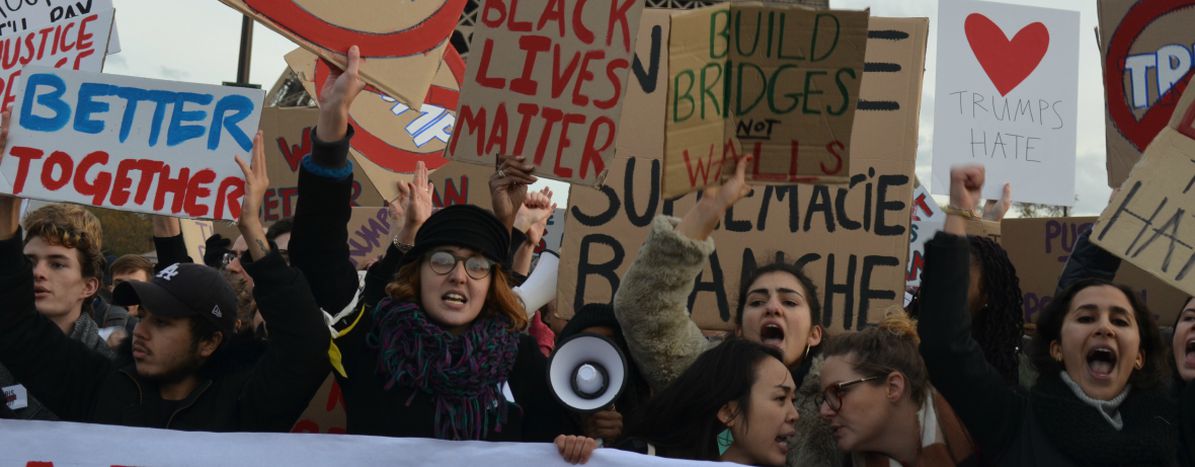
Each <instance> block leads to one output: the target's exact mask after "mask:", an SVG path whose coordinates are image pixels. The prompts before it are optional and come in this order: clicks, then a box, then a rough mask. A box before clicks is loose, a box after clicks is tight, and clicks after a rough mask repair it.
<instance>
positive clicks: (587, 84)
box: [449, 0, 644, 186]
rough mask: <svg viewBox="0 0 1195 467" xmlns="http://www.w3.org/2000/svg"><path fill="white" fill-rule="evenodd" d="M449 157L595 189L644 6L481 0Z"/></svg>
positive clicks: (632, 1) (636, 2) (607, 0)
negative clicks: (503, 163)
mask: <svg viewBox="0 0 1195 467" xmlns="http://www.w3.org/2000/svg"><path fill="white" fill-rule="evenodd" d="M479 3H480V5H479V11H478V12H477V14H478V19H477V20H478V22H479V24H478V28H477V29H475V30H474V32H473V39H472V43H471V44H470V47H469V49H470V50H472V54H473V55H472V56H471V57H470V59H469V63H468V68H467V71H466V74H465V81H464V85H463V86H462V92H461V100H460V108H459V110H458V113H457V120H456V126H455V127H454V128H453V130H454V131H453V136H452V140H451V142H450V143H449V152H450V153H451V156H450V158H451V159H455V160H458V161H462V162H468V163H472V164H481V165H489V166H493V165H494V163H495V160H496V157H497V156H498V155H509V156H523V157H525V158H526V160H527V161H529V162H532V163H533V164H535V166H536V171H535V174H536V175H538V176H542V177H548V178H554V179H557V180H563V181H568V182H572V183H578V184H584V185H591V186H596V185H600V184H601V183H602V181H603V180H604V179H605V177H606V172H607V170H608V167H607V164H608V163H610V162H611V161H612V160H613V158H614V148H615V137H616V134H617V131H618V119H619V111H620V107H621V106H622V100H623V99H622V97H623V95H624V91H625V90H626V88H627V73H628V72H629V71H630V69H631V60H632V56H633V52H634V47H635V37H636V36H637V31H638V30H639V29H638V28H639V16H640V14H641V13H642V11H643V3H644V2H643V1H641V0H588V1H569V0H521V1H515V0H484V1H481V2H479Z"/></svg>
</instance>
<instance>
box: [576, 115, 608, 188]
mask: <svg viewBox="0 0 1195 467" xmlns="http://www.w3.org/2000/svg"><path fill="white" fill-rule="evenodd" d="M603 126H604V127H606V128H608V131H606V140H605V141H603V142H602V144H601V146H600V147H599V146H597V145H595V144H594V143H596V142H597V132H598V128H600V127H603ZM614 128H615V125H614V120H611V119H610V117H607V116H605V115H603V116H600V117H598V118H597V120H594V122H593V124H591V125H590V126H589V135H588V136H586V137H585V151H584V152H582V153H581V178H582V179H588V177H586V176H585V174H586V173H588V171H589V166H590V165H592V166H593V173H594V176H595V177H596V176H599V175H601V174H602V172H605V171H606V161H605V160H604V159H602V153H603V152H605V151H606V150H607V149H609V148H610V145H611V144H614Z"/></svg>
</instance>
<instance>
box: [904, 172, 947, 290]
mask: <svg viewBox="0 0 1195 467" xmlns="http://www.w3.org/2000/svg"><path fill="white" fill-rule="evenodd" d="M912 207H913V209H912V211H913V222H912V224H910V225H909V261H908V263H906V264H907V269H906V273H905V281H906V283H907V284H908V285H909V286H910V287H920V286H921V272H922V269H923V268H924V266H925V242H928V241H929V239H931V238H934V234H937V233H938V232H940V231H942V230H943V229H944V228H946V212H944V211H942V208H941V207H939V206H938V202H937V201H934V197H933V196H930V194H929V190H926V189H925V185H917V188H915V189H913V205H912Z"/></svg>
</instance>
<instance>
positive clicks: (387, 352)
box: [366, 298, 519, 440]
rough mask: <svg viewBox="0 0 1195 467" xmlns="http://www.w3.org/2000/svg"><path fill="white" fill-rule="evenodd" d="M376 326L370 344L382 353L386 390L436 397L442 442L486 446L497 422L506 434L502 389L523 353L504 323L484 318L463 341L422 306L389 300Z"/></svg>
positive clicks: (377, 314) (379, 311) (380, 367)
mask: <svg viewBox="0 0 1195 467" xmlns="http://www.w3.org/2000/svg"><path fill="white" fill-rule="evenodd" d="M373 320H374V328H373V331H371V332H370V333H369V335H368V336H367V338H366V339H367V340H366V343H367V344H368V345H369V347H370V348H372V349H377V350H378V373H380V374H385V375H389V376H390V380H389V381H388V382H387V383H386V386H385V387H386V389H387V390H389V389H390V388H392V387H394V386H395V385H398V386H402V387H407V388H412V389H416V390H417V391H419V392H423V393H426V394H428V395H430V396H431V397H432V398H433V400H434V401H435V410H436V417H435V422H434V424H435V425H434V426H435V436H436V438H440V439H453V440H459V439H471V440H480V439H482V437H483V436H484V435H485V433H486V432H487V431H488V430H489V428H490V425H491V422H493V428H494V431H497V432H501V431H502V424H503V423H505V422H506V419H507V402H506V398H505V397H504V396H503V395H502V383H504V382H506V381H507V380H508V379H509V376H510V373H511V370H512V369H513V368H514V364H515V356H516V355H517V354H518V349H519V337H518V336H519V335H518V333H517V332H515V331H512V330H511V329H510V327H509V323H508V322H507V321H506V320H505V319H504V318H502V317H499V316H495V317H489V318H478V319H477V320H475V321H474V322H473V325H472V326H470V327H469V330H468V331H465V333H464V334H461V335H459V336H458V335H453V334H452V333H451V332H449V331H447V330H445V329H444V328H442V327H440V326H439V325H437V324H436V323H433V322H431V321H429V320H428V319H427V314H426V313H424V312H423V310H421V309H420V308H419V306H418V305H416V304H414V303H396V302H394V301H392V300H391V299H389V298H386V299H384V300H382V302H381V303H379V304H378V306H377V308H375V309H374V312H373ZM415 394H417V392H415V393H412V394H411V397H410V398H408V399H407V402H406V403H407V405H408V406H410V404H411V402H412V400H413V399H414V398H415Z"/></svg>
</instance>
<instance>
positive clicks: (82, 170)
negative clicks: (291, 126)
mask: <svg viewBox="0 0 1195 467" xmlns="http://www.w3.org/2000/svg"><path fill="white" fill-rule="evenodd" d="M24 73H25V75H24V78H23V79H22V80H21V81H20V87H19V88H18V92H17V95H18V104H17V109H16V110H15V111H14V112H13V122H11V125H10V129H9V138H8V147H7V148H6V151H7V153H6V154H5V155H4V157H3V158H0V174H2V175H3V178H4V180H3V181H0V185H3V186H0V190H3V192H4V193H9V194H13V195H16V196H20V197H22V198H32V199H42V200H49V201H65V202H70V203H79V204H89V205H92V206H99V207H106V208H111V209H117V210H122V211H136V212H145V213H150V214H163V215H167V216H172V217H192V218H201V219H236V218H237V217H239V216H240V211H241V197H242V195H243V194H244V190H245V187H244V180H243V179H242V178H241V177H242V175H241V169H240V167H238V166H237V164H236V161H235V159H234V157H235V156H238V155H239V156H242V158H248V157H250V154H251V153H252V151H253V136H254V134H256V132H257V127H258V123H259V119H260V118H261V103H262V98H263V97H264V93H263V92H262V91H261V90H258V89H248V88H239V87H225V86H208V85H201V84H191V83H180V82H175V81H163V80H156V79H144V78H133V77H128V76H117V75H107V74H98V73H86V72H81V71H68V70H53V69H48V68H41V67H34V68H26V69H25V70H24Z"/></svg>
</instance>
